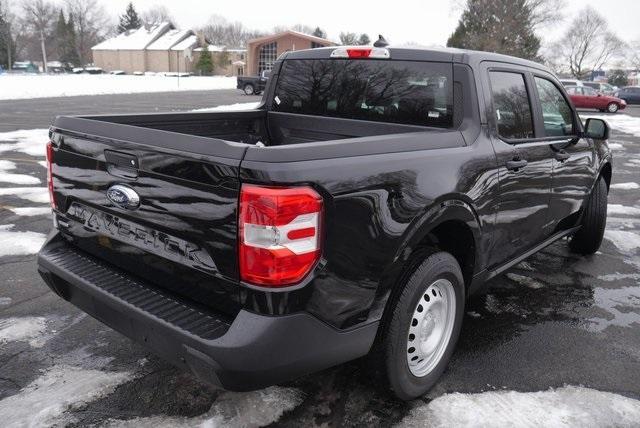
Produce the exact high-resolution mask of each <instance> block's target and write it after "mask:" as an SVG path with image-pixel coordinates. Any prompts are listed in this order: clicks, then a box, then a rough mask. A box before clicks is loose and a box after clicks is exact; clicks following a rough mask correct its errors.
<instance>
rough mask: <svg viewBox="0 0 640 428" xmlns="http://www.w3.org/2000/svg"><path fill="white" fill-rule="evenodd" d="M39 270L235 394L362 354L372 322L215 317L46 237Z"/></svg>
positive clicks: (53, 284) (103, 316)
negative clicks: (345, 324)
mask: <svg viewBox="0 0 640 428" xmlns="http://www.w3.org/2000/svg"><path fill="white" fill-rule="evenodd" d="M38 271H39V272H40V275H41V276H42V277H43V279H44V280H45V282H46V283H47V285H48V286H49V287H50V288H51V289H52V290H53V291H54V292H55V293H56V294H58V295H59V296H60V297H62V298H64V299H65V300H67V301H69V302H71V303H72V304H74V305H75V306H77V307H78V308H80V309H82V310H83V311H84V312H86V313H88V314H89V315H91V316H93V317H94V318H96V319H98V320H100V321H102V322H103V323H105V324H106V325H108V326H110V327H112V328H113V329H114V330H117V331H119V332H120V333H122V334H124V335H126V336H128V337H130V338H131V339H133V340H135V341H137V342H139V343H141V344H143V345H144V346H146V347H148V348H150V349H151V350H152V351H154V352H155V353H156V354H158V355H159V356H161V357H163V358H164V359H166V360H168V361H170V362H172V363H173V364H175V365H177V366H179V367H182V368H183V369H185V370H188V371H190V372H192V373H193V374H195V375H196V377H198V378H199V379H200V380H203V381H205V382H208V383H211V384H215V385H219V386H222V387H223V388H225V389H229V390H234V391H247V390H252V389H258V388H261V387H265V386H268V385H272V384H275V383H279V382H283V381H286V380H291V379H294V378H296V377H299V376H301V375H304V374H307V373H311V372H314V371H318V370H321V369H324V368H327V367H331V366H333V365H336V364H340V363H343V362H346V361H349V360H352V359H355V358H358V357H361V356H363V355H365V354H366V353H367V352H368V351H369V349H370V348H371V345H372V343H373V340H374V338H375V335H376V331H377V327H378V325H377V323H373V324H369V325H366V326H363V327H360V328H357V329H353V330H349V331H339V330H336V329H334V328H333V327H331V326H329V325H327V324H325V323H323V322H322V321H320V320H318V319H317V318H315V317H313V316H312V315H310V314H307V313H297V314H292V315H287V316H277V317H269V316H263V315H258V314H254V313H252V312H248V311H245V310H241V311H240V313H239V314H238V315H237V316H236V318H235V319H233V320H227V319H224V318H219V317H217V316H216V315H214V314H211V313H206V312H204V311H202V310H200V309H198V308H194V307H190V306H189V304H188V303H187V302H183V301H179V300H177V299H176V298H175V297H173V296H169V295H165V294H163V293H162V292H161V291H159V290H157V289H155V288H154V287H152V286H149V285H148V284H145V283H144V282H142V281H140V280H138V279H134V278H131V277H128V276H127V275H126V274H124V273H123V272H121V271H119V270H118V269H117V268H115V267H113V266H110V265H107V264H105V263H103V262H101V261H100V260H98V259H95V258H93V257H91V256H89V255H88V254H86V253H83V252H82V251H80V250H78V249H76V248H75V247H73V246H72V245H70V244H68V243H67V242H66V241H65V240H64V239H62V238H61V237H60V236H59V234H58V233H54V234H52V235H51V236H50V237H49V239H48V241H47V243H46V244H45V246H44V247H43V248H42V250H40V253H39V254H38Z"/></svg>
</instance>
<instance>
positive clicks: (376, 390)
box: [0, 91, 640, 427]
mask: <svg viewBox="0 0 640 428" xmlns="http://www.w3.org/2000/svg"><path fill="white" fill-rule="evenodd" d="M216 94H219V95H220V96H219V98H218V96H217V95H216ZM156 95H157V94H154V95H153V96H154V97H155V96H156ZM170 96H171V97H174V98H173V100H166V99H165V101H163V103H164V104H162V105H163V106H168V105H169V104H172V105H173V106H178V107H177V108H181V109H190V108H202V107H209V106H215V105H219V104H233V103H237V102H248V101H254V99H257V98H255V97H246V96H244V95H240V94H239V93H237V92H235V91H234V92H233V93H232V92H228V91H211V92H209V93H207V94H202V93H200V94H199V95H197V96H195V95H194V96H193V97H191V98H192V100H191V101H190V99H189V94H176V93H172V94H171V95H170ZM77 98H86V99H85V100H77V99H76V100H69V99H67V100H65V99H60V100H59V101H58V102H57V103H51V102H50V100H49V101H47V102H46V103H42V102H39V101H38V100H24V101H20V111H21V112H22V114H21V117H20V118H17V117H15V116H10V115H9V113H8V111H9V109H8V107H7V106H6V105H4V103H3V105H2V106H1V107H0V117H1V118H2V121H3V122H4V123H3V124H2V126H3V127H2V128H1V129H0V161H4V162H0V415H4V416H5V417H6V418H8V419H5V420H9V422H10V423H11V422H12V421H13V422H16V421H20V420H31V421H33V420H36V421H40V422H41V424H42V425H50V424H58V425H71V426H74V425H75V426H86V425H91V424H95V425H103V424H110V425H113V426H127V422H126V421H127V420H128V421H129V425H130V426H163V425H170V426H177V425H186V426H193V425H198V424H201V423H204V422H207V423H211V424H212V425H214V426H215V424H216V423H217V424H224V425H231V426H233V425H235V426H258V425H269V424H274V425H278V426H291V427H294V426H295V427H298V426H317V425H323V424H324V425H326V426H388V425H392V424H394V423H397V422H401V421H403V420H405V418H407V417H408V415H410V414H412V413H411V412H412V410H413V409H416V408H419V407H420V406H426V405H428V403H431V402H432V400H434V399H435V398H437V397H442V396H443V395H444V394H448V393H453V392H459V393H480V392H485V391H501V390H514V391H521V392H533V391H546V390H548V389H549V388H561V387H563V386H565V385H572V386H582V387H586V388H590V389H594V390H598V391H609V392H614V393H616V394H619V395H620V396H623V397H629V398H633V399H640V215H639V213H640V190H639V189H638V187H640V186H638V184H640V126H637V130H636V132H635V134H636V135H633V134H632V133H622V132H620V131H618V130H616V129H614V130H613V133H612V138H611V142H612V143H614V147H616V149H615V150H614V157H615V158H614V167H613V171H614V173H613V183H614V184H617V185H618V186H614V188H612V190H611V192H610V195H609V204H610V207H611V206H613V209H611V210H610V211H611V213H610V215H609V218H608V223H607V234H606V238H605V240H604V242H603V245H602V247H601V248H600V251H599V252H598V253H597V254H595V255H593V256H589V257H579V256H576V255H575V254H571V253H570V252H569V251H568V248H567V245H566V241H560V242H557V243H555V244H553V245H551V246H550V247H548V248H546V249H545V250H543V251H542V252H540V253H538V254H536V255H534V256H532V257H531V258H529V259H527V260H526V261H524V262H522V263H520V264H519V265H517V266H516V267H515V268H513V269H511V270H509V271H508V272H507V273H506V274H504V275H501V276H499V277H497V278H495V279H493V280H492V281H491V282H490V283H489V284H488V287H487V290H486V292H485V293H483V294H481V295H478V296H475V297H473V298H472V300H471V301H470V302H469V303H468V305H467V307H466V316H465V322H464V326H463V330H462V335H461V338H460V341H459V344H458V347H457V350H456V352H455V354H454V356H453V359H452V361H451V364H450V366H449V368H448V370H447V371H446V372H445V374H444V376H443V377H442V379H441V381H440V382H439V383H438V384H437V386H436V387H435V388H434V389H433V390H432V391H431V392H430V393H429V394H427V395H426V396H425V397H423V398H422V399H421V400H416V401H414V402H412V403H402V402H398V401H396V400H394V399H392V398H391V397H390V396H389V395H388V394H387V393H386V392H385V391H384V390H381V389H380V387H379V385H377V383H376V382H375V380H374V379H372V378H371V376H369V372H368V365H367V361H366V359H363V360H358V361H354V362H351V363H348V364H344V365H342V366H339V367H335V368H332V369H328V370H325V371H323V372H320V373H316V374H313V375H310V376H306V377H304V378H301V379H299V380H297V381H294V382H290V383H287V384H284V385H279V386H275V387H271V388H267V389H265V390H263V391H258V392H253V393H245V394H236V393H229V392H225V391H222V390H219V389H216V388H213V387H210V386H207V385H204V384H202V383H199V382H198V381H196V380H195V379H194V378H193V377H191V376H190V375H189V374H187V373H183V372H181V371H179V370H177V369H175V368H173V367H172V366H171V365H169V364H167V363H165V362H164V361H162V360H161V359H159V358H157V357H155V356H154V355H152V354H150V353H149V352H147V351H146V350H145V349H144V348H143V347H141V346H139V345H137V344H136V343H133V342H131V341H130V340H128V339H127V338H125V337H123V336H121V335H119V334H118V333H116V332H114V331H113V330H111V329H109V328H107V327H105V326H104V325H102V324H101V323H99V322H98V321H96V320H94V319H92V318H90V317H89V316H86V315H84V314H83V313H82V312H80V311H79V310H77V309H75V308H74V307H73V306H71V305H70V304H68V303H66V302H64V301H62V300H61V299H59V298H58V297H56V296H55V295H53V293H51V292H49V291H48V288H46V286H45V285H44V283H43V282H42V280H41V279H40V278H39V276H38V274H37V273H36V270H35V255H34V254H33V252H34V250H33V247H34V246H35V247H37V245H38V244H39V243H40V242H41V240H42V239H43V237H44V234H46V233H47V232H48V231H49V229H50V227H51V220H50V218H49V215H48V214H47V213H46V210H45V211H44V212H43V210H42V209H40V210H38V208H43V207H46V206H47V205H46V202H47V201H48V196H46V189H44V191H42V189H43V188H44V186H45V182H46V170H45V168H44V167H43V165H42V161H43V160H44V157H43V156H35V155H33V153H37V150H34V149H33V147H31V149H29V148H25V147H27V146H29V144H32V143H33V141H32V140H33V139H34V138H36V139H37V138H40V136H42V137H43V138H46V133H42V134H40V136H38V134H37V133H34V135H31V134H30V135H28V136H27V137H24V138H25V139H24V140H20V141H22V145H15V144H17V143H18V144H20V141H18V140H17V139H16V138H19V137H16V136H15V135H14V136H11V135H9V137H11V138H8V137H7V134H2V132H7V131H14V130H16V129H41V128H46V126H47V125H48V120H45V118H47V117H49V116H50V115H53V114H55V111H64V112H65V113H66V114H68V113H73V112H77V113H86V112H96V113H97V112H101V111H105V109H109V111H112V110H111V109H114V106H115V105H117V106H118V108H117V109H115V110H117V111H119V112H125V111H140V110H144V107H146V106H147V105H148V103H154V102H155V101H154V100H155V98H154V100H148V99H146V95H145V96H141V95H135V96H126V95H117V96H116V95H114V96H97V97H77ZM89 98H91V100H89ZM161 98H162V97H158V100H160V99H161ZM145 99H146V101H145ZM56 104H57V105H56ZM54 106H55V108H54ZM74 109H78V110H74ZM80 110H81V111H80ZM623 113H624V114H626V115H631V116H633V117H635V118H638V119H637V122H638V124H640V108H633V107H632V108H629V109H628V110H627V111H625V112H623ZM30 115H32V118H31V119H29V117H30ZM5 117H6V118H8V117H11V120H10V121H9V120H7V121H5V120H4V119H5ZM625 130H627V131H628V132H629V131H631V132H633V129H631V130H630V129H629V128H625ZM29 139H31V140H29ZM29 141H32V142H31V143H29ZM33 144H35V143H33ZM7 145H12V146H7ZM42 146H44V145H42ZM27 153H32V154H27ZM7 162H9V163H7ZM25 176H27V178H25ZM28 177H32V179H29V178H28ZM33 177H35V179H33ZM36 179H37V181H36ZM1 180H7V181H1ZM632 183H635V184H636V185H633V184H632ZM26 187H29V188H32V187H33V188H34V189H31V190H30V191H25V188H26ZM11 225H13V226H11ZM42 403H48V405H47V406H46V409H45V410H41V411H36V410H34V409H43V408H44V407H43V404H42ZM405 422H406V420H405Z"/></svg>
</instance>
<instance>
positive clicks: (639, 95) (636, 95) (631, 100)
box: [614, 86, 640, 104]
mask: <svg viewBox="0 0 640 428" xmlns="http://www.w3.org/2000/svg"><path fill="white" fill-rule="evenodd" d="M614 96H616V97H618V98H620V99H622V100H625V101H626V102H627V104H640V86H625V87H624V88H621V89H620V90H618V92H616V93H615V94H614Z"/></svg>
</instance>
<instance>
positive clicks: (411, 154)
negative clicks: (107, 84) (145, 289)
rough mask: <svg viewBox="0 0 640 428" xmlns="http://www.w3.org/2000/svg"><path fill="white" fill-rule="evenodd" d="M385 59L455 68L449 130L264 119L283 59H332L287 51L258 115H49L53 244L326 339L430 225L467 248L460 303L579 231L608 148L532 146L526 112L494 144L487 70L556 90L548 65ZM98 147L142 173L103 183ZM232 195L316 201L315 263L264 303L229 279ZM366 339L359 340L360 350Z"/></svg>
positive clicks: (384, 294) (366, 304)
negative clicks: (303, 322) (519, 161)
mask: <svg viewBox="0 0 640 428" xmlns="http://www.w3.org/2000/svg"><path fill="white" fill-rule="evenodd" d="M390 51H391V57H392V59H406V60H413V61H439V62H451V63H452V67H453V80H454V100H455V102H456V103H457V107H456V109H457V110H456V111H455V112H454V124H455V126H454V127H453V128H451V129H436V128H427V127H421V126H413V125H400V124H389V123H373V122H367V121H358V120H349V119H337V118H328V117H315V116H301V115H296V114H287V113H277V112H273V111H270V103H271V100H272V99H273V87H274V84H275V83H274V82H277V79H278V73H279V69H280V64H281V61H287V60H288V59H292V58H327V57H328V55H329V54H330V52H331V48H326V49H323V48H320V49H313V50H310V51H299V52H290V53H287V54H285V55H284V56H283V57H282V58H281V59H280V60H279V62H277V63H276V65H275V67H274V69H273V72H272V74H271V77H270V79H269V85H268V86H267V88H266V89H265V94H264V98H263V102H262V103H261V105H260V106H259V107H258V108H257V109H256V110H253V111H244V112H210V113H168V114H146V115H124V116H92V117H59V118H57V119H56V120H55V122H54V124H53V126H52V128H51V131H52V137H53V140H54V142H55V146H56V149H55V160H54V166H53V176H54V182H55V199H56V202H57V204H58V210H57V212H58V214H57V218H58V221H59V225H60V227H59V229H60V232H61V235H62V236H63V237H66V238H67V240H68V241H69V242H71V243H73V245H75V246H76V247H78V248H80V249H81V250H83V251H86V252H87V253H89V254H92V255H93V256H95V257H98V258H100V259H104V260H105V261H107V262H108V263H111V264H113V265H115V266H118V268H120V269H122V270H123V271H127V272H131V273H132V274H135V275H137V276H138V277H142V278H145V280H146V281H147V282H148V283H149V284H151V285H153V286H157V287H159V288H162V289H166V290H169V291H170V292H172V293H175V294H176V295H179V296H182V297H183V298H185V299H186V300H187V301H192V302H194V304H197V305H203V306H205V307H207V308H210V309H211V310H214V311H217V312H220V313H222V314H225V316H230V317H235V316H238V314H240V313H252V314H259V315H260V316H262V315H266V316H290V315H292V314H296V313H304V314H310V315H312V316H313V317H314V318H315V319H317V320H320V321H321V322H322V323H324V324H326V325H328V326H330V327H331V328H332V329H337V330H349V329H354V328H359V327H363V326H371V325H374V324H375V325H377V323H378V322H379V321H380V319H381V318H382V316H383V313H384V310H385V306H386V303H387V301H388V298H389V295H390V294H391V293H392V290H393V289H394V287H397V286H398V284H397V279H398V278H399V277H401V275H402V274H403V272H404V271H405V269H407V266H408V264H409V261H410V260H411V257H412V255H413V254H414V253H415V251H417V249H418V248H419V247H420V245H421V244H422V243H423V242H424V241H425V240H426V239H429V238H430V237H431V236H432V233H433V231H434V230H436V228H438V227H439V226H442V227H444V226H443V225H449V226H450V225H455V227H458V228H461V229H464V230H465V231H466V233H468V234H469V236H471V237H472V243H471V244H470V251H471V252H472V257H471V263H470V264H469V266H465V267H464V269H467V268H468V269H469V270H468V272H465V280H466V282H467V287H468V292H469V293H473V292H475V291H476V290H477V289H478V288H479V286H480V285H481V284H482V283H483V281H484V280H485V279H486V278H488V277H490V276H491V275H492V273H495V272H500V271H502V270H504V269H505V268H506V267H508V266H509V264H510V263H512V262H514V260H518V259H519V257H520V256H522V255H524V254H528V252H530V251H531V250H532V249H534V248H538V247H539V246H540V244H541V243H543V242H552V240H553V239H555V238H554V237H555V236H564V234H563V231H569V230H571V231H572V230H573V228H575V226H576V224H577V222H578V221H579V219H580V215H581V209H582V206H583V204H584V202H585V201H586V199H587V197H588V195H589V193H590V190H591V188H592V187H593V185H594V183H595V182H596V180H597V178H598V176H599V174H601V172H602V171H603V168H605V166H606V165H607V164H608V163H609V162H610V156H611V155H610V150H609V148H608V146H607V143H606V141H593V140H591V139H587V138H583V137H581V136H576V138H574V140H573V141H569V140H568V139H566V138H565V140H562V141H561V140H558V139H555V140H553V139H549V138H546V139H545V138H540V137H539V136H540V135H541V134H540V133H539V131H540V129H542V128H541V127H542V124H541V120H542V119H541V117H540V116H541V115H540V106H539V105H538V104H537V103H536V102H534V105H532V110H533V113H534V125H535V130H536V135H537V136H538V137H536V138H531V139H530V140H528V141H518V142H509V141H504V140H502V139H501V138H500V137H499V136H498V134H497V131H496V123H495V120H494V114H493V110H492V104H491V103H492V100H491V96H490V88H489V83H488V78H487V71H488V70H489V69H490V68H492V67H499V68H506V69H510V70H514V71H517V72H522V73H523V74H524V75H525V76H526V79H527V82H528V85H530V84H531V81H532V79H533V76H543V77H545V78H547V79H549V80H552V81H553V82H556V83H557V84H558V87H559V88H561V90H562V91H564V89H562V85H560V84H559V83H558V82H557V79H556V78H555V77H554V76H553V75H552V74H551V73H550V72H549V71H548V70H547V69H546V68H544V67H543V66H541V65H538V64H535V63H531V62H528V61H524V60H519V59H514V58H510V57H505V56H501V55H494V54H485V53H477V52H466V51H457V50H448V51H424V50H418V49H390ZM563 94H564V95H565V96H566V93H564V92H563ZM573 114H574V115H575V118H576V120H578V116H577V113H576V112H575V110H574V111H573ZM577 127H578V131H581V130H582V125H581V124H579V125H577ZM257 142H261V143H263V144H264V145H265V146H266V147H264V146H263V145H256V143H257ZM559 150H566V151H567V152H569V153H570V155H571V157H570V158H569V160H568V161H566V162H565V161H562V162H560V161H558V160H556V158H555V157H554V156H555V154H556V153H557V152H558V151H559ZM105 151H107V153H108V152H109V151H117V152H122V153H125V154H127V155H130V156H132V158H133V159H135V161H136V162H138V165H137V167H136V168H135V173H136V174H135V176H134V177H132V176H128V175H127V174H126V171H121V169H122V168H120V169H118V168H117V167H118V165H115V167H116V168H115V169H114V168H113V166H112V168H111V171H110V169H109V167H110V165H109V162H110V161H109V159H107V158H106V157H105ZM516 156H521V157H524V158H526V159H527V160H528V161H529V164H528V165H527V167H526V168H524V169H522V170H520V171H513V170H509V169H508V168H506V167H505V165H506V162H508V161H510V160H512V159H514V158H515V157H516ZM116 158H117V159H129V158H126V157H116ZM114 162H116V161H114ZM117 162H119V161H117ZM119 166H120V167H122V165H119ZM114 171H115V173H114ZM117 183H125V184H126V185H128V186H130V187H131V188H133V189H134V190H135V191H136V192H138V193H139V195H140V197H141V205H140V208H139V209H138V210H134V211H130V210H124V209H122V208H119V207H118V206H114V205H113V204H112V203H110V201H109V200H108V199H107V198H106V190H107V189H108V188H109V186H111V185H113V184H117ZM242 183H254V184H261V185H274V186H283V185H308V186H312V187H313V188H315V189H316V190H317V192H318V193H319V194H320V195H322V197H323V198H324V207H325V209H324V215H325V218H324V226H323V233H324V236H323V237H322V238H323V243H324V244H323V253H322V258H321V261H320V263H318V265H317V266H316V268H315V269H314V270H313V271H312V272H311V273H310V274H309V275H308V276H307V278H305V279H304V280H303V281H302V282H301V283H300V284H298V285H296V286H294V287H290V288H283V289H279V290H277V291H269V290H265V289H260V288H257V287H254V286H250V285H248V284H243V283H241V282H240V281H239V272H238V262H237V229H238V226H237V221H238V219H237V215H238V213H237V211H238V197H239V192H240V188H241V185H242ZM72 203H81V204H83V205H86V206H87V207H89V208H91V209H92V210H96V211H99V212H101V213H105V214H100V215H99V218H101V219H104V218H107V219H112V218H115V219H116V220H117V221H116V223H117V224H124V225H133V226H122V227H123V228H125V229H127V230H125V231H124V232H123V233H124V234H126V235H127V237H120V238H119V237H118V233H119V232H118V231H117V230H116V231H115V232H111V231H109V230H106V231H105V230H99V229H96V228H92V227H87V225H86V224H83V223H82V221H76V220H74V218H73V216H72V215H70V214H69V213H68V212H67V211H68V209H69V207H70V206H71V204H72ZM85 221H86V220H85ZM136 227H138V228H139V229H140V236H141V238H139V239H142V240H144V239H147V238H145V237H149V236H152V237H153V239H159V241H160V242H162V243H166V242H168V241H170V240H171V239H172V238H173V241H175V242H177V244H176V245H177V248H187V249H193V248H196V249H197V251H200V250H203V251H206V252H207V254H208V255H209V256H210V258H211V263H212V265H213V268H210V269H208V268H203V266H202V264H201V263H199V262H201V261H202V260H196V261H194V260H193V258H192V257H191V258H190V256H189V255H188V254H183V258H182V259H180V257H176V256H175V255H172V254H168V253H167V251H171V249H166V248H164V247H163V248H159V247H156V248H151V247H149V246H147V247H145V246H144V245H142V244H140V243H136V242H134V241H132V239H133V240H135V239H136V236H137V235H135V234H131V233H130V231H129V230H128V229H131V228H136ZM567 233H568V232H567ZM162 234H164V235H162ZM158 236H162V237H161V238H157V237H158ZM148 239H151V238H148ZM145 245H147V244H145ZM182 252H183V253H188V252H189V251H188V250H184V251H182ZM205 265H206V264H205ZM372 341H373V337H371V340H368V341H367V343H364V344H362V346H363V348H366V349H364V351H363V352H362V353H361V354H364V353H366V351H368V347H370V346H371V342H372ZM355 353H359V352H355Z"/></svg>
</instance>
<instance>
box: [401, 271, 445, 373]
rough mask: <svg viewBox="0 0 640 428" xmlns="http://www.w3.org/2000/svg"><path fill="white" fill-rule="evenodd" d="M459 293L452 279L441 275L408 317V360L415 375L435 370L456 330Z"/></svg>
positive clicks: (428, 288)
mask: <svg viewBox="0 0 640 428" xmlns="http://www.w3.org/2000/svg"><path fill="white" fill-rule="evenodd" d="M455 314H456V293H455V290H454V289H453V284H452V283H451V281H449V280H447V279H444V278H441V279H438V280H436V281H434V282H433V283H432V284H431V285H429V286H428V287H427V289H426V290H425V292H424V293H423V294H422V296H421V297H420V300H418V303H417V304H416V307H415V308H414V310H413V316H412V317H411V319H410V320H409V332H408V333H407V351H406V352H407V364H408V365H409V370H410V371H411V373H412V374H413V375H414V376H416V377H423V376H426V375H428V374H429V373H431V372H432V371H433V369H434V368H435V367H436V365H438V363H439V362H440V360H441V359H442V356H443V355H444V352H445V350H446V349H447V345H448V344H449V341H450V339H451V334H452V333H453V325H454V324H455Z"/></svg>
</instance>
